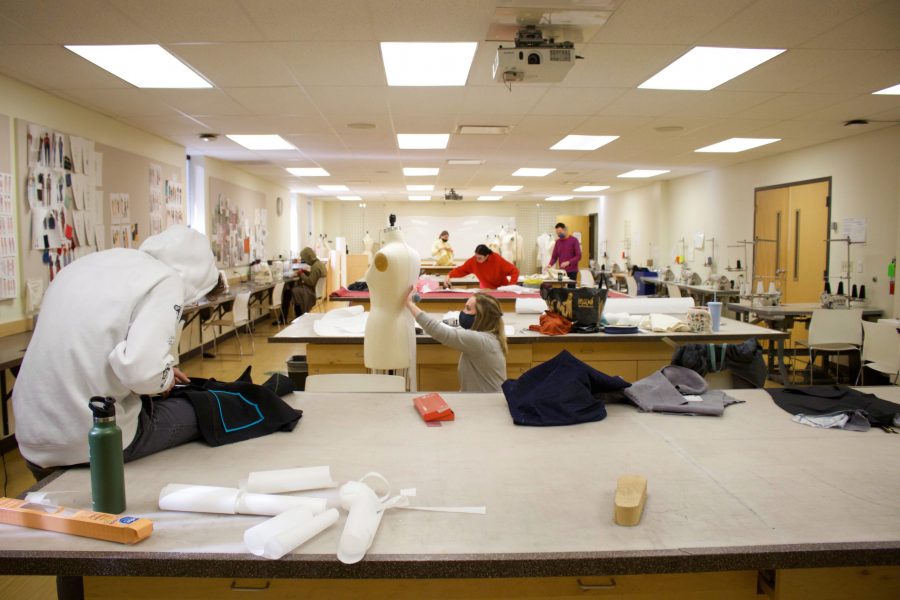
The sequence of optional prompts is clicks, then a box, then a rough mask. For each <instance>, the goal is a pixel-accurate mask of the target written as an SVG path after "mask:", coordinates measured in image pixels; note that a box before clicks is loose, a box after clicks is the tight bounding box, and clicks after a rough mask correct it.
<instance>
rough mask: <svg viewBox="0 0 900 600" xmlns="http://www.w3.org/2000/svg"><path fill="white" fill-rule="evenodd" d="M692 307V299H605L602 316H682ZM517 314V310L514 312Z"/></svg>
mask: <svg viewBox="0 0 900 600" xmlns="http://www.w3.org/2000/svg"><path fill="white" fill-rule="evenodd" d="M693 306H694V299H693V298H690V297H688V298H607V299H606V304H605V305H604V306H603V314H606V313H629V314H632V315H646V314H649V313H664V314H670V315H673V314H676V315H683V314H685V313H686V312H687V311H688V309H689V308H692V307H693ZM516 312H518V310H517V311H516Z"/></svg>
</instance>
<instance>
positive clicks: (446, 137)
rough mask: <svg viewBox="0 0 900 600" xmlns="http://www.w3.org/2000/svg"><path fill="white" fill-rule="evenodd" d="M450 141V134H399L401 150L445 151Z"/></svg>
mask: <svg viewBox="0 0 900 600" xmlns="http://www.w3.org/2000/svg"><path fill="white" fill-rule="evenodd" d="M449 141H450V134H449V133H398V134H397V146H399V147H400V149H401V150H443V149H445V148H446V147H447V143H448V142H449Z"/></svg>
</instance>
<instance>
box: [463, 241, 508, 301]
mask: <svg viewBox="0 0 900 600" xmlns="http://www.w3.org/2000/svg"><path fill="white" fill-rule="evenodd" d="M469 273H475V277H477V278H478V283H479V285H480V286H481V287H482V288H487V289H492V290H495V289H497V288H498V287H500V286H503V285H516V284H517V283H518V282H519V270H518V269H517V268H516V266H515V265H514V264H512V263H511V262H509V261H507V260H506V259H504V258H503V257H502V256H500V255H499V254H496V253H495V252H494V251H493V250H491V249H490V248H488V247H487V246H485V245H484V244H479V245H478V247H477V248H475V255H474V256H472V258H470V259H469V260H467V261H466V262H464V263H463V264H461V265H459V266H458V267H456V268H455V269H453V270H452V271H450V272H449V273H448V274H447V286H448V287H449V285H450V279H451V278H452V277H465V276H466V275H468V274H469Z"/></svg>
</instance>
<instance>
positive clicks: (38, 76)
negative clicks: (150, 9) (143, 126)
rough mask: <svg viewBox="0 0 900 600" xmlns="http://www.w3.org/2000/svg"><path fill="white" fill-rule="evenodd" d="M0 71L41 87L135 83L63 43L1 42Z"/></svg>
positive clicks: (57, 87)
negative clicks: (112, 72)
mask: <svg viewBox="0 0 900 600" xmlns="http://www.w3.org/2000/svg"><path fill="white" fill-rule="evenodd" d="M0 72H2V73H4V74H6V75H8V76H10V77H13V78H15V79H19V80H21V81H25V82H27V83H30V84H32V85H35V86H37V87H39V88H41V89H50V90H52V89H76V88H85V89H87V88H93V89H100V88H131V87H132V86H131V84H128V83H125V82H124V81H123V80H121V79H119V78H118V77H116V76H115V75H111V74H110V73H108V72H106V71H104V70H103V69H101V68H100V67H97V66H95V65H93V64H91V63H89V62H88V61H86V60H84V59H83V58H81V57H80V56H78V55H77V54H74V53H73V52H69V51H68V50H66V49H65V48H63V47H62V46H45V45H40V46H31V45H15V46H14V45H9V46H7V45H0Z"/></svg>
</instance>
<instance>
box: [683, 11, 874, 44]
mask: <svg viewBox="0 0 900 600" xmlns="http://www.w3.org/2000/svg"><path fill="white" fill-rule="evenodd" d="M879 1H880V0H861V1H859V2H855V1H854V2H847V0H790V1H789V2H786V1H785V0H756V1H755V2H754V3H753V4H752V5H750V6H748V7H747V8H746V9H744V10H743V11H741V12H740V13H738V14H737V15H736V16H735V17H733V18H732V19H730V20H729V21H728V22H726V23H724V24H723V25H721V26H720V27H718V28H716V29H715V30H712V31H710V32H709V33H707V34H706V35H703V36H702V37H701V38H700V39H699V40H698V45H701V46H729V47H740V48H790V47H793V46H798V45H800V44H803V43H804V42H806V41H808V40H810V39H812V38H814V37H815V36H818V35H821V34H822V33H824V32H826V31H828V30H829V29H831V28H833V27H837V26H839V25H841V24H842V23H844V22H845V21H847V20H848V19H850V18H852V17H854V16H855V15H857V14H859V13H860V12H862V11H863V10H865V9H866V8H868V7H869V6H872V5H873V4H874V3H876V2H879ZM818 47H819V48H828V47H832V48H833V47H835V46H827V45H821V46H818Z"/></svg>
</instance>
